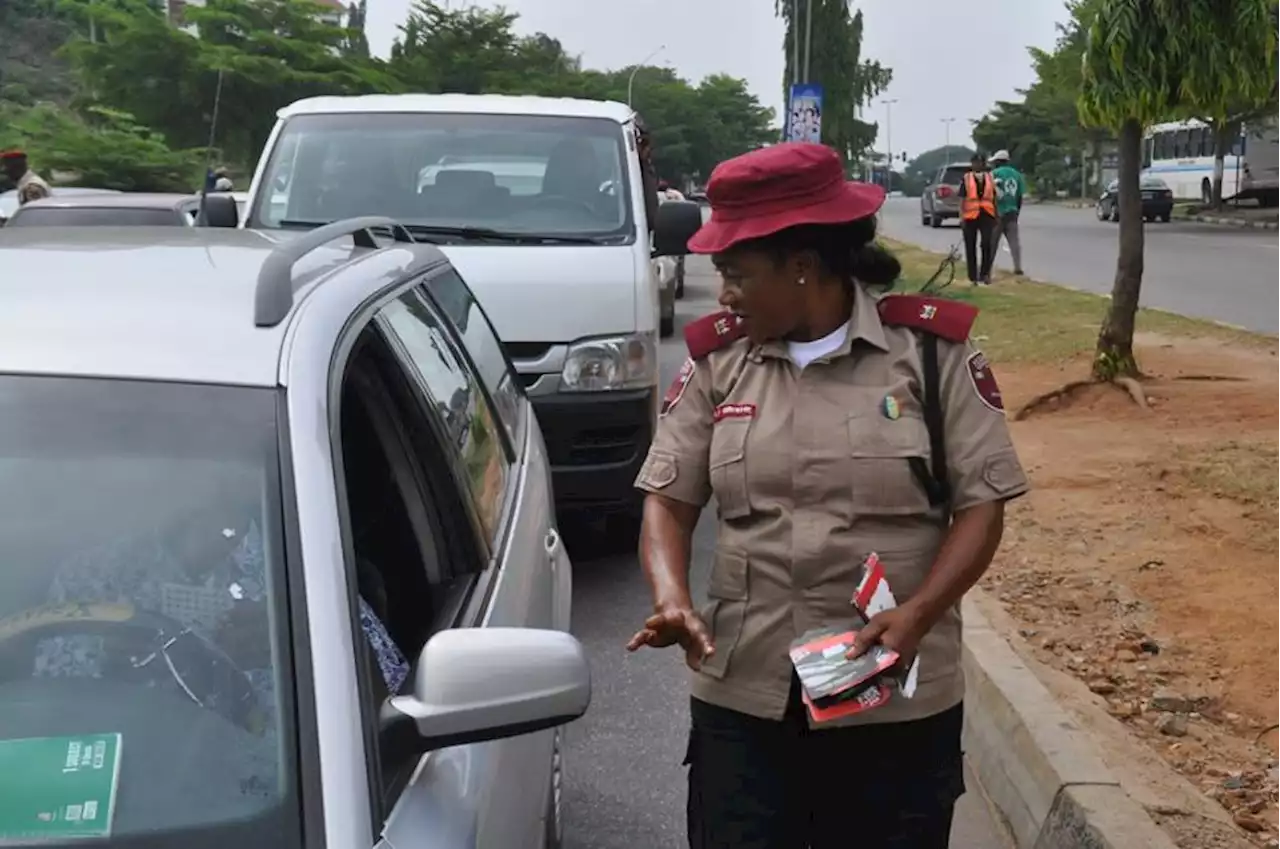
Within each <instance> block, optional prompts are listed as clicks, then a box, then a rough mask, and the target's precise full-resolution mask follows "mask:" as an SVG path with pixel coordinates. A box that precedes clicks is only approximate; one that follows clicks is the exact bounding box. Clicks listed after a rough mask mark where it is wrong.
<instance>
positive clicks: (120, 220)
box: [8, 192, 200, 227]
mask: <svg viewBox="0 0 1280 849" xmlns="http://www.w3.org/2000/svg"><path fill="white" fill-rule="evenodd" d="M199 210H200V196H199V195H182V194H154V193H148V192H120V193H116V194H95V195H71V196H66V195H57V196H55V197H47V198H42V199H40V200H33V201H31V202H30V203H28V204H26V205H25V206H21V207H19V208H18V209H17V210H16V211H14V213H13V215H11V216H10V217H9V224H8V226H9V227H123V226H130V227H194V226H195V223H196V213H197V212H199Z"/></svg>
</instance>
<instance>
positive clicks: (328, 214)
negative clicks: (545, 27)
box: [241, 94, 701, 546]
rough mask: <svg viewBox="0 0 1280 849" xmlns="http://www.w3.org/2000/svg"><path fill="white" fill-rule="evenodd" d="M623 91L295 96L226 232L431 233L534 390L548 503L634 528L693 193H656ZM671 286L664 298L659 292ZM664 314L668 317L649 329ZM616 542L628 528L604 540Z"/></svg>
mask: <svg viewBox="0 0 1280 849" xmlns="http://www.w3.org/2000/svg"><path fill="white" fill-rule="evenodd" d="M656 188H657V187H656V184H655V182H654V180H653V178H652V176H651V175H650V174H648V173H647V169H645V168H644V167H642V164H641V161H640V158H639V155H638V153H637V150H636V116H635V113H634V112H633V111H632V110H631V109H630V108H629V107H627V106H625V105H623V104H620V103H611V102H599V101H588V100H573V99H553V98H540V97H510V96H504V95H422V94H406V95H367V96H360V97H318V98H310V99H307V100H301V101H298V102H297V103H294V104H292V105H290V106H288V107H286V108H284V109H282V110H281V111H280V113H279V119H278V121H277V122H276V126H275V129H274V130H273V131H272V133H271V136H270V138H269V139H268V141H267V145H266V149H265V150H264V152H263V156H262V159H261V161H260V162H259V163H258V167H257V170H256V172H255V173H254V176H253V184H252V185H251V186H250V189H249V199H248V203H247V205H246V208H245V214H244V216H243V221H241V226H244V227H248V228H252V229H262V230H291V229H297V230H300V231H301V230H306V229H309V228H312V227H315V226H317V225H320V224H324V223H327V222H330V221H335V220H339V219H347V218H352V217H356V216H363V215H383V216H389V217H391V218H394V219H395V220H397V221H399V222H401V223H403V224H404V226H405V227H406V228H408V230H409V231H410V232H411V233H412V234H413V235H414V237H415V238H416V239H419V240H424V241H430V242H434V243H436V244H439V245H440V246H441V247H442V249H443V250H444V252H445V253H446V254H447V255H448V257H449V259H450V260H451V261H452V263H453V264H454V266H455V267H456V268H457V269H458V270H459V272H460V273H461V274H462V276H463V277H464V278H465V279H466V281H467V283H468V284H469V285H470V286H471V288H472V289H473V290H474V291H475V292H476V294H477V296H478V297H479V298H480V300H481V302H482V304H483V305H484V308H485V311H486V312H487V313H488V314H489V316H490V317H491V318H492V320H493V322H494V324H495V325H496V326H497V330H498V333H499V335H500V336H501V337H502V340H503V343H504V345H505V347H506V350H507V354H508V356H509V357H510V359H511V361H512V363H513V364H514V366H515V368H516V370H517V371H518V373H519V374H520V378H521V381H522V382H523V384H524V386H525V389H526V392H527V393H528V395H529V397H530V399H531V400H532V401H533V404H534V407H535V409H536V410H537V413H538V419H539V421H540V423H541V425H542V430H543V433H544V434H545V437H546V441H547V448H548V451H549V454H550V458H551V462H552V466H553V471H554V475H553V477H554V482H555V490H556V492H555V494H556V501H557V504H558V506H559V507H560V508H561V510H562V512H564V511H573V510H575V509H583V510H589V511H590V512H591V513H593V514H596V515H613V516H618V517H620V518H622V519H624V524H625V526H626V528H627V529H628V530H631V529H633V528H634V527H635V526H636V525H637V524H638V517H639V504H640V501H639V499H638V497H637V495H636V494H635V492H634V490H633V489H632V482H633V480H634V478H635V476H636V474H637V472H638V470H639V467H640V464H641V463H642V462H643V460H644V457H645V454H646V452H647V451H648V448H649V442H650V439H651V438H652V434H653V428H654V424H655V422H656V418H657V410H658V403H659V394H660V393H659V389H658V337H659V331H660V330H661V331H665V333H664V334H663V335H665V334H666V333H670V332H671V326H670V324H671V318H672V317H673V316H674V286H670V287H665V286H664V285H663V284H664V283H666V282H667V281H665V280H661V279H659V277H660V275H662V276H671V275H670V274H669V273H667V271H668V270H670V269H672V268H673V267H674V263H673V262H671V261H669V260H668V261H665V262H662V263H658V262H657V261H656V260H658V259H659V258H662V257H670V256H677V255H683V254H684V253H685V252H686V250H687V248H686V243H687V242H688V239H689V236H691V235H693V233H694V232H695V231H696V230H697V228H698V227H699V226H701V215H700V212H699V210H698V206H697V205H696V204H692V203H688V204H679V203H668V204H662V205H661V209H659V205H658V203H657V193H656ZM664 288H670V289H671V291H670V292H665V291H663V289H664ZM663 325H665V326H663ZM609 537H610V538H616V539H618V540H619V545H621V546H630V545H632V544H634V542H635V536H634V534H632V533H626V534H621V533H619V534H614V533H610V534H609Z"/></svg>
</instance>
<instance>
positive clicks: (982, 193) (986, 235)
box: [960, 153, 999, 286]
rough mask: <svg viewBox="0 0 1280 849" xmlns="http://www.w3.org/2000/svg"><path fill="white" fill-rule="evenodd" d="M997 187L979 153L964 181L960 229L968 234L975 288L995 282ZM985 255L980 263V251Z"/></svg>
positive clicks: (966, 242)
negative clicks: (992, 277)
mask: <svg viewBox="0 0 1280 849" xmlns="http://www.w3.org/2000/svg"><path fill="white" fill-rule="evenodd" d="M998 221H999V219H998V218H996V185H995V180H994V179H992V177H991V172H990V171H988V170H987V160H986V157H984V156H983V155H982V154H980V153H975V154H974V155H973V158H972V159H970V160H969V170H968V171H967V172H966V173H965V175H964V179H963V180H961V182H960V227H961V229H963V231H964V258H965V263H966V264H967V265H968V267H969V282H970V283H972V284H973V285H975V286H976V285H978V284H980V283H981V284H989V283H990V282H991V264H992V263H993V262H994V261H995V257H994V256H993V253H994V251H993V250H992V249H993V248H994V246H995V245H994V241H995V239H994V238H993V237H994V236H995V230H996V223H997V222H998ZM979 245H981V250H982V255H981V262H979V261H978V260H979V257H978V248H979Z"/></svg>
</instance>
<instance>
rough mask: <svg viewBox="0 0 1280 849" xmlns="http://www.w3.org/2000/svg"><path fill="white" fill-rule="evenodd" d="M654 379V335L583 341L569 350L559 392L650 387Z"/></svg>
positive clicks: (656, 365) (655, 354) (656, 371)
mask: <svg viewBox="0 0 1280 849" xmlns="http://www.w3.org/2000/svg"><path fill="white" fill-rule="evenodd" d="M657 376H658V346H657V340H656V338H655V334H654V333H652V332H648V333H636V334H632V335H629V336H608V337H604V338H600V339H583V340H581V341H579V342H574V343H573V344H572V345H570V346H569V355H568V356H567V357H566V358H565V361H564V370H563V371H561V373H560V389H561V391H562V392H608V391H610V390H616V389H640V388H643V387H646V386H652V385H653V383H654V382H655V381H656V380H657Z"/></svg>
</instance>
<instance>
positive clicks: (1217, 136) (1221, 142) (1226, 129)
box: [1212, 121, 1239, 209]
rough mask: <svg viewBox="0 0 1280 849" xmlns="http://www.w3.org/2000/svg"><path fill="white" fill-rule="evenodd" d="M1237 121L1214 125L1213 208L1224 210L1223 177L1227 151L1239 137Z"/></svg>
mask: <svg viewBox="0 0 1280 849" xmlns="http://www.w3.org/2000/svg"><path fill="white" fill-rule="evenodd" d="M1237 126H1238V125H1237V123H1236V122H1235V121H1216V122H1215V123H1214V125H1213V198H1212V199H1213V208H1214V209H1222V177H1223V173H1224V171H1225V170H1226V156H1227V151H1229V150H1231V144H1232V142H1233V141H1235V137H1236V136H1237V135H1239V130H1238V129H1237Z"/></svg>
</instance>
